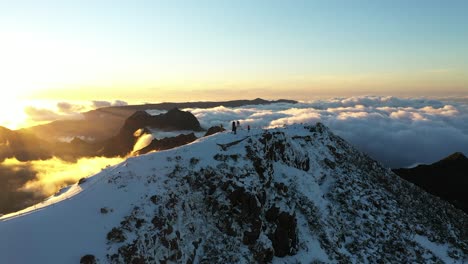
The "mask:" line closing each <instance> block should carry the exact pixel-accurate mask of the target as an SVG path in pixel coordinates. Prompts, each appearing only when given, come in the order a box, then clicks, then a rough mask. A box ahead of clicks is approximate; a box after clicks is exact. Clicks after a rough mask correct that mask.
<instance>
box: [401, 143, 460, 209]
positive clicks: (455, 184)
mask: <svg viewBox="0 0 468 264" xmlns="http://www.w3.org/2000/svg"><path fill="white" fill-rule="evenodd" d="M393 172H395V173H396V174H397V175H399V176H401V177H402V178H403V179H405V180H407V181H410V182H412V183H414V184H416V185H418V186H419V187H421V188H423V189H424V190H426V191H427V192H429V193H431V194H433V195H436V196H439V197H440V198H442V199H444V200H446V201H448V202H450V203H451V204H453V205H454V206H455V207H457V208H459V209H461V210H463V211H464V212H465V213H468V195H467V190H468V158H467V157H466V156H465V155H464V154H463V153H461V152H457V153H454V154H452V155H450V156H448V157H446V158H444V159H442V160H440V161H438V162H435V163H433V164H430V165H419V166H416V167H414V168H410V169H404V168H402V169H394V170H393Z"/></svg>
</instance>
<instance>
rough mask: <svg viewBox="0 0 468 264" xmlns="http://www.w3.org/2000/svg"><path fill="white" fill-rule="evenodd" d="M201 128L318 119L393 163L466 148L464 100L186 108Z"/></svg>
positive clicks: (360, 100)
mask: <svg viewBox="0 0 468 264" xmlns="http://www.w3.org/2000/svg"><path fill="white" fill-rule="evenodd" d="M185 110H188V111H191V112H192V113H193V114H194V115H195V116H196V117H197V118H198V119H199V121H200V123H201V125H202V126H203V127H205V128H208V127H210V126H214V125H220V124H222V125H223V126H225V127H227V128H230V122H232V121H233V120H236V121H237V120H239V121H240V123H241V125H243V127H246V126H247V125H250V126H251V127H262V128H268V127H277V126H282V125H287V124H293V123H306V124H314V123H316V122H322V123H324V124H325V125H327V126H328V127H330V128H331V129H332V131H333V132H334V133H335V134H337V135H339V136H341V137H343V138H344V139H345V140H347V141H348V142H350V143H351V144H353V145H354V146H355V147H356V148H358V149H359V150H361V151H363V152H365V153H367V154H368V155H369V156H371V157H372V158H374V159H376V160H378V161H380V162H381V163H383V164H384V165H386V166H388V167H391V168H399V167H410V166H414V165H416V164H420V163H432V162H435V161H437V160H440V159H441V158H444V157H446V156H448V155H450V154H452V153H454V152H456V151H459V152H463V153H465V154H467V153H468V104H466V103H464V102H455V101H453V102H449V101H445V100H444V101H442V100H432V99H421V98H397V97H381V96H361V97H351V98H337V99H328V100H317V101H312V102H300V103H298V104H272V105H256V106H244V107H237V108H227V107H223V106H220V107H215V108H210V109H196V108H193V109H185Z"/></svg>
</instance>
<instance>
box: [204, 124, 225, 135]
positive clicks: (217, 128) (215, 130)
mask: <svg viewBox="0 0 468 264" xmlns="http://www.w3.org/2000/svg"><path fill="white" fill-rule="evenodd" d="M223 131H226V129H224V128H223V127H221V126H212V127H210V128H208V131H206V133H205V137H207V136H211V135H214V134H216V133H219V132H223Z"/></svg>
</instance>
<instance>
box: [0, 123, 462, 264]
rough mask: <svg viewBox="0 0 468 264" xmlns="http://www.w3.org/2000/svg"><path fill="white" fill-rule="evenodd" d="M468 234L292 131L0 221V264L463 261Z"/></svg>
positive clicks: (305, 129) (329, 140) (123, 169)
mask: <svg viewBox="0 0 468 264" xmlns="http://www.w3.org/2000/svg"><path fill="white" fill-rule="evenodd" d="M467 225H468V217H467V216H466V215H465V214H463V213H462V212H461V211H459V210H457V209H455V208H453V207H452V206H451V205H449V204H447V203H445V202H443V201H441V200H439V199H437V198H435V197H433V196H431V195H429V194H427V193H425V192H423V191H422V190H420V189H419V188H417V187H415V186H414V185H412V184H410V183H408V182H405V181H403V180H401V179H400V178H398V177H397V176H396V175H394V174H393V173H392V172H391V171H390V170H388V169H385V168H383V167H382V166H380V165H379V164H378V163H377V162H375V161H373V160H371V159H370V158H368V157H367V156H366V155H364V154H362V153H360V152H358V151H357V150H355V149H354V148H353V147H352V146H350V145H349V144H348V143H346V142H345V141H344V140H342V139H341V138H339V137H337V136H335V135H334V134H333V133H332V132H331V131H330V130H329V129H328V128H327V127H325V126H324V125H322V124H316V125H313V126H308V125H291V126H286V127H282V128H275V129H269V130H252V131H250V132H248V131H245V130H240V131H238V133H237V134H232V133H229V132H224V133H217V134H215V135H212V136H208V137H205V138H202V139H199V140H197V141H195V142H193V143H191V144H188V145H186V146H183V147H179V148H176V149H172V150H168V151H162V152H157V153H150V154H147V155H143V156H139V157H135V158H130V159H128V160H127V161H125V162H124V163H122V164H120V165H117V166H114V167H110V168H107V169H104V170H103V171H102V172H101V173H99V174H97V175H95V176H93V177H90V178H88V179H87V180H85V181H82V182H81V184H77V185H73V186H71V187H69V188H67V189H65V190H64V191H63V192H61V193H60V194H58V195H57V196H56V197H51V198H50V199H49V200H48V201H46V202H44V203H43V204H42V205H37V206H36V207H33V208H30V209H28V210H25V211H23V212H19V213H17V214H14V215H9V216H4V217H3V218H2V219H1V222H0V234H2V236H0V258H1V259H0V262H2V263H4V262H5V263H31V262H40V263H76V262H77V261H79V260H80V259H81V260H82V261H88V263H93V261H96V262H97V263H252V262H259V263H265V262H278V263H297V262H300V263H304V262H305V263H310V262H313V261H315V262H326V263H338V262H340V263H341V262H346V263H375V262H384V263H402V262H428V263H431V262H433V263H437V262H440V261H445V262H449V263H450V262H455V263H462V262H463V261H466V260H467V259H466V256H467V254H468V246H467V244H468V241H467V240H468V239H467V237H468V235H467V230H466V226H467ZM24 252H28V254H24Z"/></svg>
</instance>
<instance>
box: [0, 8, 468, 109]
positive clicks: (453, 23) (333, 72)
mask: <svg viewBox="0 0 468 264" xmlns="http://www.w3.org/2000/svg"><path fill="white" fill-rule="evenodd" d="M467 14H468V1H417V0H415V1H344V0H343V1H330V0H327V1H312V0H311V1H64V0H63V1H51V0H43V1H2V2H0V33H1V34H2V35H3V38H2V39H4V40H6V42H5V43H6V44H5V43H4V44H3V46H2V44H0V55H4V56H3V57H7V59H6V60H3V62H0V70H2V72H4V73H5V76H6V77H5V76H4V78H2V77H0V86H1V87H2V88H3V87H10V88H14V90H16V91H18V95H19V96H25V95H26V94H27V95H28V96H29V95H34V96H37V97H41V96H42V97H54V96H55V97H67V96H68V97H73V98H75V97H80V96H82V97H83V98H81V97H80V98H79V99H87V98H88V97H90V96H93V95H96V96H100V97H103V96H105V95H106V94H108V93H109V91H111V90H112V91H115V94H116V95H118V96H119V97H126V96H129V97H131V96H133V97H135V98H134V99H135V100H137V96H135V95H134V94H135V91H137V93H138V94H139V96H143V97H147V96H146V95H143V94H144V93H148V92H152V93H153V94H156V95H157V96H158V98H161V97H164V96H165V95H166V96H169V95H171V94H172V96H173V97H174V98H176V97H177V96H178V94H179V93H180V92H181V91H183V92H187V93H186V94H190V95H191V96H192V97H193V96H195V97H197V96H198V97H200V98H201V97H206V93H205V92H206V91H212V90H216V91H217V92H218V94H219V96H220V97H222V96H223V95H225V96H226V97H236V96H238V95H236V94H235V93H234V94H233V93H232V89H233V88H234V89H240V90H242V89H248V90H249V91H258V94H259V96H261V95H262V93H263V94H265V96H263V97H269V96H270V97H275V95H278V96H280V95H282V93H284V92H286V91H294V92H295V93H297V95H298V96H300V97H302V96H303V95H304V94H309V93H312V94H313V93H320V94H322V93H323V94H325V93H326V91H329V92H330V94H333V95H340V94H346V95H347V94H350V93H351V94H352V93H353V92H354V91H356V92H362V93H376V94H379V93H387V94H389V93H390V94H391V93H394V94H395V95H398V94H399V93H403V92H408V91H413V92H414V94H427V93H434V94H444V93H446V92H447V93H459V94H465V93H467V89H468V15H467ZM2 42H3V40H2ZM12 65H14V66H12ZM129 88H131V89H132V92H133V95H130V94H128V90H129ZM223 91H226V92H225V93H224V92H223ZM324 91H325V92H324ZM252 95H254V94H252ZM255 95H257V94H255ZM117 99H118V98H117ZM168 99H169V98H168Z"/></svg>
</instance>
